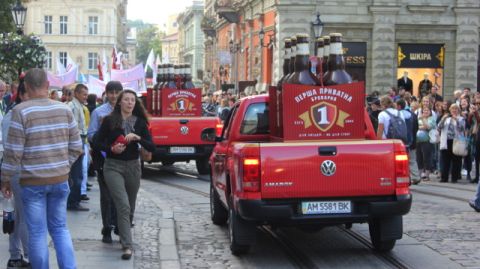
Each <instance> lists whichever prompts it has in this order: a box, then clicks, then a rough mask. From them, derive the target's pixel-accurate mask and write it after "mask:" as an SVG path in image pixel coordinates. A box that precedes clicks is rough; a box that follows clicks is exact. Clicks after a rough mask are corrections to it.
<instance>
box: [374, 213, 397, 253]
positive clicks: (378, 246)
mask: <svg viewBox="0 0 480 269" xmlns="http://www.w3.org/2000/svg"><path fill="white" fill-rule="evenodd" d="M385 225H387V223H385V220H382V219H373V220H371V221H369V223H368V229H369V231H370V239H371V241H372V245H373V247H374V248H375V250H376V251H379V252H388V251H390V250H392V249H393V247H394V246H395V242H396V241H397V240H396V239H386V238H382V229H385V228H388V227H382V226H385Z"/></svg>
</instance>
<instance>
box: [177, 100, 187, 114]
mask: <svg viewBox="0 0 480 269" xmlns="http://www.w3.org/2000/svg"><path fill="white" fill-rule="evenodd" d="M188 103H189V101H188V99H185V98H180V99H177V101H175V108H176V109H177V110H178V111H179V112H181V113H183V112H185V111H186V110H187V108H188Z"/></svg>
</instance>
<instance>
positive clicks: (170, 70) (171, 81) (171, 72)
mask: <svg viewBox="0 0 480 269" xmlns="http://www.w3.org/2000/svg"><path fill="white" fill-rule="evenodd" d="M163 88H169V89H176V88H177V85H176V84H175V69H174V66H173V64H167V76H166V78H165V83H163Z"/></svg>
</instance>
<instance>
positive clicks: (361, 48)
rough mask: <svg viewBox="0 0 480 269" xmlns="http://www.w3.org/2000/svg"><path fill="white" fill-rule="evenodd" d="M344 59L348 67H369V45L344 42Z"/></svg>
mask: <svg viewBox="0 0 480 269" xmlns="http://www.w3.org/2000/svg"><path fill="white" fill-rule="evenodd" d="M342 45H343V58H344V59H345V65H346V66H347V67H364V66H366V65H367V43H365V42H343V44H342Z"/></svg>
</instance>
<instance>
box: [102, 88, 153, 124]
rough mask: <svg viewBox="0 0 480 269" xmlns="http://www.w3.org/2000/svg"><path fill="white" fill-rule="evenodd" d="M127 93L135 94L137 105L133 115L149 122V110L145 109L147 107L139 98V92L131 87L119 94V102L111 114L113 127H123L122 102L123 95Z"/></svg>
mask: <svg viewBox="0 0 480 269" xmlns="http://www.w3.org/2000/svg"><path fill="white" fill-rule="evenodd" d="M127 93H129V94H133V96H135V107H134V108H133V111H132V115H134V116H136V117H137V118H139V119H142V120H144V121H145V122H146V123H147V124H148V118H147V112H146V111H145V108H144V107H143V105H142V102H141V101H140V99H138V97H137V93H136V92H135V91H133V90H130V89H124V90H123V91H122V92H121V93H120V95H119V96H118V98H117V103H115V107H114V108H113V111H112V113H111V114H110V120H111V126H110V128H111V129H116V128H122V123H123V118H122V110H121V108H120V103H121V102H122V98H123V96H124V95H125V94H127Z"/></svg>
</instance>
